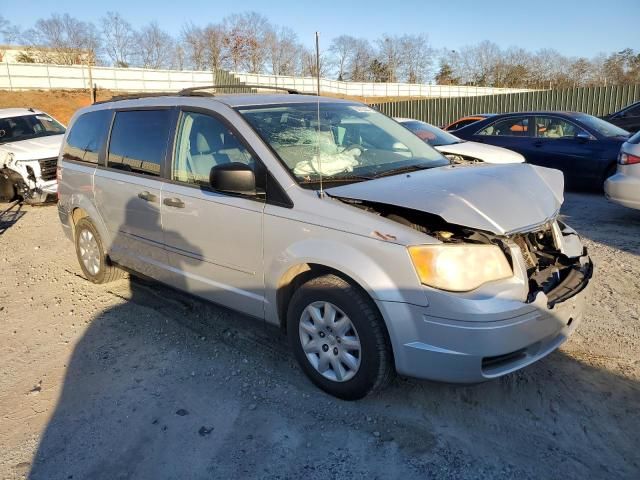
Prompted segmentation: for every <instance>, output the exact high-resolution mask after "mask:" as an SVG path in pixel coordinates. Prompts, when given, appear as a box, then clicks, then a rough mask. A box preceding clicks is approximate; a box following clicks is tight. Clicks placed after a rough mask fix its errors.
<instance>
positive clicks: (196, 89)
mask: <svg viewBox="0 0 640 480" xmlns="http://www.w3.org/2000/svg"><path fill="white" fill-rule="evenodd" d="M214 88H222V89H231V88H260V89H262V90H278V91H282V92H287V93H289V94H291V95H307V94H305V93H302V92H299V91H298V90H296V89H295V88H286V87H272V86H269V85H244V84H239V85H203V86H200V87H189V88H184V89H182V90H180V91H179V92H178V95H181V96H190V95H192V94H196V95H198V93H197V92H199V91H200V90H209V89H214Z"/></svg>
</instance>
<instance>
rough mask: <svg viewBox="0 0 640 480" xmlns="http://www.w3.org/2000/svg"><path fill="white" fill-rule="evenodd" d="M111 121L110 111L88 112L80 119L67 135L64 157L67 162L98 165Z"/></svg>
mask: <svg viewBox="0 0 640 480" xmlns="http://www.w3.org/2000/svg"><path fill="white" fill-rule="evenodd" d="M110 121H111V111H110V110H98V111H97V112H88V113H85V114H83V115H81V116H80V117H78V119H77V120H76V121H75V123H74V124H73V126H72V127H71V130H70V131H69V135H67V141H66V143H65V145H64V149H63V151H62V157H63V158H64V159H65V160H75V161H78V162H87V163H98V155H99V153H100V149H101V148H102V145H103V143H104V140H105V138H106V137H107V132H108V131H109V122H110Z"/></svg>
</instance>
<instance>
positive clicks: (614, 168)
mask: <svg viewBox="0 0 640 480" xmlns="http://www.w3.org/2000/svg"><path fill="white" fill-rule="evenodd" d="M617 171H618V165H617V164H616V163H614V164H613V165H609V166H608V167H607V169H606V170H605V172H604V176H603V177H602V182H601V183H600V190H602V191H603V192H604V183H605V182H606V181H607V178H609V177H612V176H613V175H615V174H616V172H617Z"/></svg>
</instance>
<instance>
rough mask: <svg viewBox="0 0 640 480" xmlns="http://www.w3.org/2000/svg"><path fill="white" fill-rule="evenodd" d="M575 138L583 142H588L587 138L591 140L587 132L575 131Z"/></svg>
mask: <svg viewBox="0 0 640 480" xmlns="http://www.w3.org/2000/svg"><path fill="white" fill-rule="evenodd" d="M575 138H576V140H578V141H579V142H581V143H584V142H588V141H589V140H591V135H589V134H588V133H587V132H578V133H576V136H575Z"/></svg>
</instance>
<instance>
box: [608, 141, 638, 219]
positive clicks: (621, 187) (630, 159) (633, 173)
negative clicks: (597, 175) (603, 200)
mask: <svg viewBox="0 0 640 480" xmlns="http://www.w3.org/2000/svg"><path fill="white" fill-rule="evenodd" d="M604 192H605V195H606V196H607V198H608V199H609V200H611V201H612V202H616V203H619V204H620V205H624V206H625V207H629V208H636V209H640V132H638V133H636V134H635V135H634V136H633V137H631V138H630V139H629V140H627V141H626V142H625V143H623V144H622V148H621V149H620V155H619V156H618V170H617V171H616V174H615V175H613V176H611V177H609V178H608V179H607V181H606V182H605V184H604Z"/></svg>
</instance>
